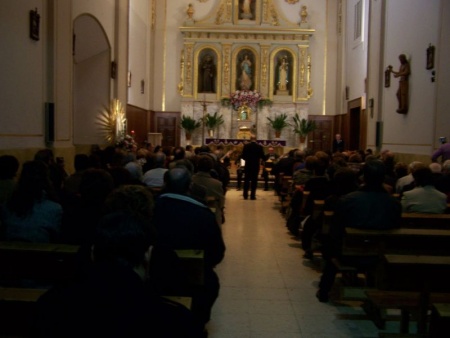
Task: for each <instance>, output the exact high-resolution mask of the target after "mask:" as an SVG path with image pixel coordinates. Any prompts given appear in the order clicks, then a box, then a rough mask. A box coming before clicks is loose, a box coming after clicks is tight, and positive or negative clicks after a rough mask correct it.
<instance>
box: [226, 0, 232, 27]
mask: <svg viewBox="0 0 450 338" xmlns="http://www.w3.org/2000/svg"><path fill="white" fill-rule="evenodd" d="M232 6H233V0H227V22H231V12H232Z"/></svg>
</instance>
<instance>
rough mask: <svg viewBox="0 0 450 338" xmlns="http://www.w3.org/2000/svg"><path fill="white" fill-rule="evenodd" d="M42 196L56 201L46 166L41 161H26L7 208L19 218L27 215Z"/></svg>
mask: <svg viewBox="0 0 450 338" xmlns="http://www.w3.org/2000/svg"><path fill="white" fill-rule="evenodd" d="M44 196H45V197H46V198H49V199H53V200H56V199H57V196H56V193H55V190H54V187H53V184H52V182H51V180H50V175H49V169H48V166H47V165H46V164H45V163H44V162H42V161H36V160H34V161H28V162H25V163H24V164H23V166H22V172H21V173H20V177H19V180H18V181H17V185H16V188H15V190H14V192H13V194H12V196H11V199H10V201H9V208H10V209H11V210H12V211H13V212H14V213H16V214H17V215H19V216H25V215H28V214H29V213H30V212H31V210H32V209H33V206H34V204H35V203H36V202H39V201H41V200H42V199H43V198H44Z"/></svg>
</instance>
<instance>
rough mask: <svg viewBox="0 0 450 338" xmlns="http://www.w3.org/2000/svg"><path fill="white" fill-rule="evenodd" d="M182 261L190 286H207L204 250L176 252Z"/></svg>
mask: <svg viewBox="0 0 450 338" xmlns="http://www.w3.org/2000/svg"><path fill="white" fill-rule="evenodd" d="M175 252H176V254H177V256H178V257H179V258H180V260H181V268H182V269H183V271H184V272H185V273H186V276H187V278H188V284H189V285H192V286H196V287H197V286H203V285H205V257H204V251H203V250H190V249H189V250H175Z"/></svg>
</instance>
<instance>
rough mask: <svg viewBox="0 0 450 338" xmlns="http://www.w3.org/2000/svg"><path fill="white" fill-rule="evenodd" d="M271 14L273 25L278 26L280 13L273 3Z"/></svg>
mask: <svg viewBox="0 0 450 338" xmlns="http://www.w3.org/2000/svg"><path fill="white" fill-rule="evenodd" d="M270 16H271V17H272V26H278V25H279V24H280V23H279V22H278V13H277V10H276V9H275V6H274V5H273V4H271V5H270Z"/></svg>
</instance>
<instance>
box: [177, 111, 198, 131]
mask: <svg viewBox="0 0 450 338" xmlns="http://www.w3.org/2000/svg"><path fill="white" fill-rule="evenodd" d="M180 126H181V128H183V129H184V130H185V132H186V133H189V134H191V133H192V132H193V131H194V130H195V129H197V128H200V127H201V126H202V124H201V122H200V121H197V120H196V119H194V118H192V117H190V116H186V115H182V116H181V122H180Z"/></svg>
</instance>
